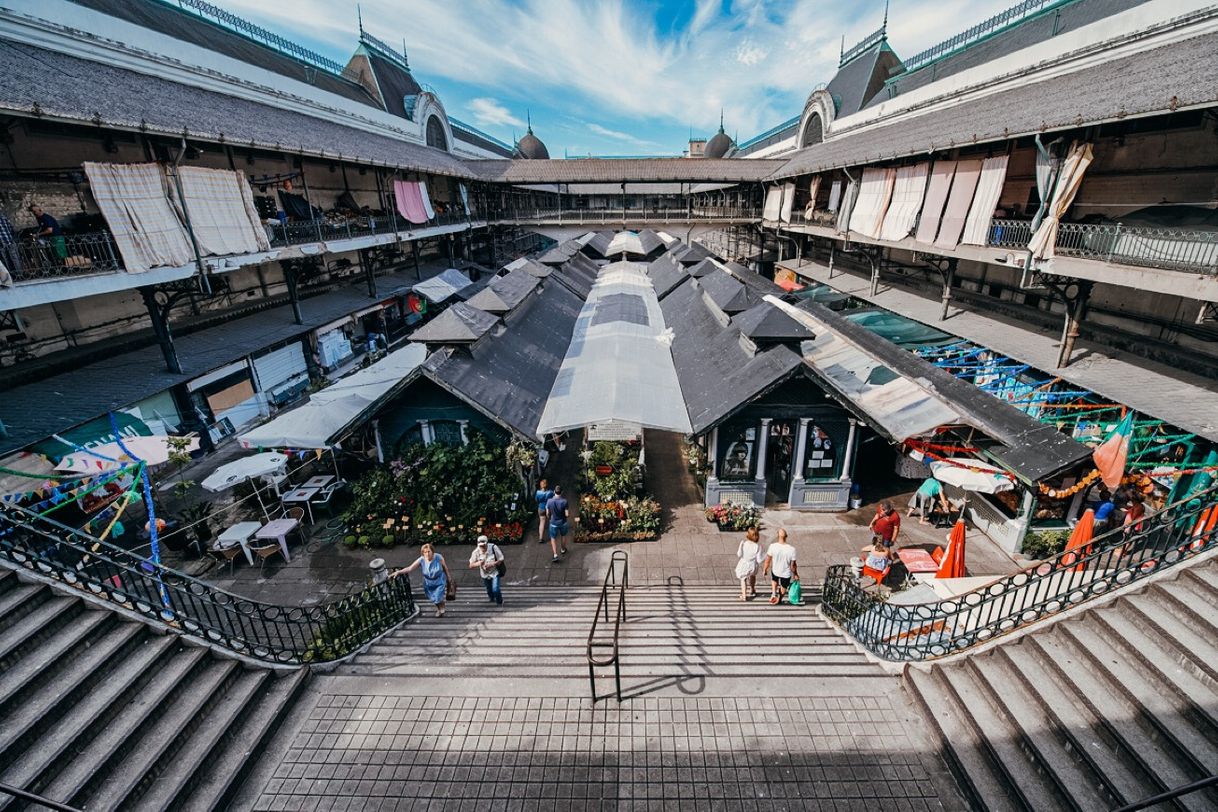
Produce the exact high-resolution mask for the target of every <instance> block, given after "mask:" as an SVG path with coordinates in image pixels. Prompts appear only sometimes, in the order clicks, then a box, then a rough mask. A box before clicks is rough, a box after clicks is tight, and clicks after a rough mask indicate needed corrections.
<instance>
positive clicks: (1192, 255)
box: [987, 219, 1218, 274]
mask: <svg viewBox="0 0 1218 812" xmlns="http://www.w3.org/2000/svg"><path fill="white" fill-rule="evenodd" d="M1031 241H1032V222H1031V221H1030V220H1009V219H994V220H993V221H991V223H990V233H989V237H988V239H987V243H988V244H989V245H992V246H998V247H1003V248H1020V249H1026V248H1027V247H1028V243H1030V242H1031ZM1053 252H1054V254H1055V255H1057V256H1060V257H1075V258H1078V259H1094V260H1099V261H1101V262H1112V263H1116V264H1118V265H1134V266H1139V267H1144V268H1162V269H1164V270H1172V271H1187V272H1192V273H1203V274H1218V232H1215V231H1201V230H1198V229H1190V228H1171V227H1166V226H1160V227H1150V226H1127V225H1124V224H1122V223H1061V224H1059V225H1058V227H1057V239H1056V242H1055V244H1054V248H1053Z"/></svg>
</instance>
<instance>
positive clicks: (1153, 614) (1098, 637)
mask: <svg viewBox="0 0 1218 812" xmlns="http://www.w3.org/2000/svg"><path fill="white" fill-rule="evenodd" d="M1216 619H1218V559H1214V558H1211V559H1210V560H1208V561H1206V562H1203V563H1201V564H1198V565H1195V566H1192V567H1183V568H1181V569H1180V571H1179V572H1178V573H1177V575H1176V576H1175V577H1174V578H1171V579H1168V580H1161V581H1156V582H1154V583H1152V584H1150V585H1148V586H1146V587H1144V588H1143V589H1141V590H1138V591H1136V592H1133V593H1130V594H1127V595H1124V596H1122V597H1119V598H1117V599H1116V600H1114V601H1112V602H1110V603H1108V604H1106V605H1103V606H1099V607H1097V608H1095V609H1092V610H1090V611H1087V612H1085V613H1083V614H1081V615H1078V616H1075V617H1073V618H1070V619H1067V620H1063V621H1059V622H1055V623H1050V624H1048V625H1046V626H1044V627H1043V628H1041V629H1039V630H1037V631H1035V632H1033V633H1030V634H1028V635H1026V636H1024V637H1023V638H1021V639H1019V640H1016V641H1011V642H1007V643H1005V644H1001V645H997V646H995V647H993V648H992V649H991V650H989V651H987V652H984V653H980V654H974V655H971V656H968V657H967V659H962V660H957V661H955V662H951V663H948V664H932V665H930V666H929V667H927V666H913V667H911V668H910V669H909V671H908V673H907V683H908V686H909V687H910V689H911V691H912V693H913V694H914V696H915V697H916V698H917V699H918V700H920V702H921V704H922V705H923V710H924V712H925V713H926V716H927V718H928V719H930V720H931V722H932V724H933V725H934V726H935V727H936V728H937V731H936V732H937V733H938V734H939V735H940V737H941V743H942V746H943V749H944V752H945V754H946V755H947V757H948V761H949V763H950V764H952V768H953V771H954V772H955V773H956V774H957V778H958V779H959V780H960V783H961V787H962V789H963V790H965V791H966V792H969V793H971V794H972V796H973V801H974V802H975V803H976V805H977V806H978V808H985V809H995V810H1013V809H1028V810H1048V809H1079V810H1108V809H1113V808H1115V807H1118V806H1121V805H1122V804H1125V803H1130V802H1133V801H1136V800H1139V799H1142V798H1145V797H1148V796H1151V795H1154V794H1156V793H1159V792H1163V791H1164V790H1167V789H1171V788H1174V787H1178V786H1182V785H1186V784H1189V783H1191V782H1193V781H1197V780H1200V779H1202V778H1206V777H1208V776H1212V775H1214V774H1218V622H1216ZM1176 803H1177V804H1178V807H1176V808H1182V809H1190V810H1203V809H1206V810H1212V809H1215V808H1218V789H1215V788H1210V789H1208V790H1202V791H1198V792H1194V793H1191V794H1189V795H1187V796H1185V797H1182V798H1180V799H1179V800H1178V801H1177V802H1176ZM1159 808H1169V807H1168V806H1166V805H1164V806H1159V807H1156V809H1159Z"/></svg>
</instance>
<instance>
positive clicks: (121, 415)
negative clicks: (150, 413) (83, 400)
mask: <svg viewBox="0 0 1218 812" xmlns="http://www.w3.org/2000/svg"><path fill="white" fill-rule="evenodd" d="M114 421H115V424H117V425H118V431H119V435H121V437H124V438H125V437H151V436H152V429H150V428H148V426H147V424H145V423H144V421H143V420H140V419H139V418H138V417H134V416H132V415H129V414H127V413H126V412H115V413H114ZM56 438H62V439H56ZM119 439H120V437H119V436H116V435H115V433H114V426H113V425H111V423H110V417H109V415H107V416H105V417H99V418H97V419H95V420H90V421H89V422H88V423H82V424H81V425H79V426H76V427H74V428H70V429H68V430H67V431H61V432H59V434H57V435H55V437H52V438H51V439H49V440H43V441H42V442H40V443H35V444H34V445H32V446H31V447H30V451H33V452H34V453H35V454H42V455H43V456H45V457H48V458H49V459H51V460H53V461H54V462H56V463H58V462H59V461H60V460H61V459H63V458H64V457H65V456H67V455H68V454H71V453H72V452H73V451H75V450H76V448H75V447H74V445H73V444H75V445H77V446H81V447H82V448H89V447H90V446H99V445H105V444H106V443H113V442H117V441H118V440H119ZM65 441H66V442H65Z"/></svg>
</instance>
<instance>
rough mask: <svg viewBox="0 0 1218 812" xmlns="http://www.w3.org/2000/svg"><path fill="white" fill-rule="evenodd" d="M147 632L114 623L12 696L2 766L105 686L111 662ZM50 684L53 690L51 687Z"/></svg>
mask: <svg viewBox="0 0 1218 812" xmlns="http://www.w3.org/2000/svg"><path fill="white" fill-rule="evenodd" d="M85 614H86V615H90V614H92V613H90V612H86V613H85ZM145 631H146V630H145V629H144V628H142V627H140V626H137V625H135V624H132V623H119V624H116V625H114V626H113V627H111V628H110V630H109V631H108V632H107V633H106V634H104V635H102V636H101V638H100V639H98V640H96V641H93V644H92V645H90V646H88V647H86V648H82V649H81V650H80V651H79V652H72V653H71V654H69V655H68V656H65V657H61V658H60V659H59V660H57V661H56V662H55V667H54V668H52V669H49V670H48V671H47V672H46V673H43V674H41V675H40V677H41V679H42V680H45V682H41V681H40V682H39V683H38V684H37V685H35V686H32V687H33V688H34V689H35V690H26V691H22V692H20V693H19V694H17V695H14V696H13V697H10V698H9V700H8V701H7V702H6V704H7V707H6V713H5V715H4V717H3V719H2V720H0V730H2V731H3V732H2V733H0V769H5V770H7V768H8V767H9V766H10V765H11V763H12V761H13V760H14V758H15V757H19V756H20V754H21V753H22V752H23V751H25V752H28V749H29V746H30V744H31V742H32V739H33V738H36V737H37V736H38V735H39V734H40V733H43V732H45V731H48V730H51V729H53V728H54V727H55V726H57V725H58V724H60V723H61V721H62V720H63V719H64V717H65V716H68V715H69V714H71V713H72V712H73V710H72V709H73V706H74V705H76V704H77V703H78V702H80V701H81V700H83V699H85V698H86V697H88V696H89V695H90V694H91V693H92V692H94V691H96V690H97V689H98V688H99V687H104V684H105V681H106V680H108V679H109V678H110V675H111V671H112V670H113V666H114V665H115V664H116V663H118V662H121V659H122V658H125V657H128V656H131V655H132V654H133V653H135V651H136V649H137V648H138V647H139V643H140V639H141V636H142V635H143V634H144V632H145ZM116 658H117V659H116ZM48 685H53V686H55V690H53V691H49V690H47V686H48ZM73 715H74V714H73ZM6 774H7V773H6Z"/></svg>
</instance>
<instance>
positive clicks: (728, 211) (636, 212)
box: [492, 206, 761, 226]
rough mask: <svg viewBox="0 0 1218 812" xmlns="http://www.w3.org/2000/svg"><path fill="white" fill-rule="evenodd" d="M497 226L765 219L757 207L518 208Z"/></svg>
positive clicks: (501, 217)
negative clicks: (551, 223) (543, 223)
mask: <svg viewBox="0 0 1218 812" xmlns="http://www.w3.org/2000/svg"><path fill="white" fill-rule="evenodd" d="M492 219H493V220H494V221H495V222H497V223H540V222H545V223H550V222H554V223H570V224H571V225H607V226H612V225H614V224H621V223H688V222H691V221H699V222H702V221H710V222H714V221H718V222H753V221H756V220H760V219H761V209H759V208H757V207H755V206H693V207H689V206H671V207H668V206H659V207H651V208H638V209H626V210H625V211H623V210H622V209H614V208H603V209H571V208H562V209H560V208H557V207H553V208H550V207H537V208H518V209H511V210H509V211H504V212H501V213H500V214H498V215H497V216H496V217H494V218H492Z"/></svg>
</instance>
